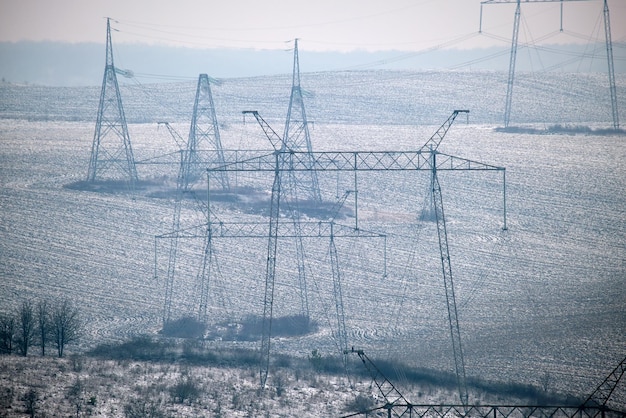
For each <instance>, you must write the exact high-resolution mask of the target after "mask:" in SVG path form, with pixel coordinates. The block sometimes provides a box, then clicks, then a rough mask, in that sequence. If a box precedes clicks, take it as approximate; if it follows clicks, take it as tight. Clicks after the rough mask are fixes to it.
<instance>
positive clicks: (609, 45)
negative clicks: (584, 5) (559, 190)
mask: <svg viewBox="0 0 626 418" xmlns="http://www.w3.org/2000/svg"><path fill="white" fill-rule="evenodd" d="M568 1H591V0H524V3H557V2H559V3H561V29H560V30H561V32H562V31H563V3H564V2H568ZM509 3H515V4H516V7H515V15H514V18H513V36H512V37H511V53H510V56H509V77H508V80H507V92H506V103H505V108H504V127H505V128H507V127H509V124H510V122H511V106H512V102H513V84H514V80H515V61H516V56H517V44H518V37H519V25H520V15H521V11H520V4H521V0H483V1H481V3H480V27H479V30H478V32H479V33H481V32H482V19H483V17H482V16H483V9H482V7H483V5H487V4H509ZM603 18H604V41H605V44H606V58H607V66H608V75H609V92H610V98H611V115H612V118H613V129H616V130H617V129H619V110H618V105H617V88H616V86H615V69H614V63H613V41H612V39H611V22H610V16H609V4H608V1H607V0H603Z"/></svg>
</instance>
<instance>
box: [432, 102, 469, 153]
mask: <svg viewBox="0 0 626 418" xmlns="http://www.w3.org/2000/svg"><path fill="white" fill-rule="evenodd" d="M459 113H466V114H469V110H454V111H453V112H452V114H451V115H450V116H449V117H448V119H447V120H446V121H445V122H444V123H443V124H442V125H441V126H440V127H439V129H437V131H436V132H435V133H434V134H433V135H432V136H431V137H430V138H429V139H428V141H426V143H425V144H424V145H422V148H420V150H421V151H436V150H437V148H439V144H441V141H442V140H443V138H444V137H445V136H446V134H447V133H448V130H449V129H450V127H451V126H452V124H453V123H454V120H455V119H456V117H457V116H458V115H459Z"/></svg>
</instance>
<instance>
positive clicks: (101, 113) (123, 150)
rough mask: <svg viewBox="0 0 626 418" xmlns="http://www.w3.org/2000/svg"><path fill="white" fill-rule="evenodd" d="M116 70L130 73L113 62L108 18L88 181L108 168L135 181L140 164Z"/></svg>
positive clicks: (125, 73) (97, 176)
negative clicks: (130, 134) (104, 56)
mask: <svg viewBox="0 0 626 418" xmlns="http://www.w3.org/2000/svg"><path fill="white" fill-rule="evenodd" d="M117 72H119V73H120V74H123V75H127V74H129V72H127V71H123V70H117V69H116V68H115V65H114V63H113V44H112V43H111V19H110V18H107V40H106V64H105V66H104V78H103V80H102V91H101V93H100V104H99V106H98V117H97V119H96V129H95V132H94V136H93V145H92V147H91V158H90V160H89V171H88V173H87V181H90V182H94V181H96V179H98V178H100V177H101V176H102V175H104V173H105V172H111V171H116V172H117V176H113V177H116V179H118V180H119V174H120V173H121V174H122V175H123V178H124V179H128V180H129V181H130V183H131V184H135V182H137V168H136V166H135V159H134V157H133V149H132V147H131V144H130V136H129V134H128V126H127V125H126V116H125V115H124V108H123V106H122V96H121V95H120V88H119V84H118V83H117V75H116V73H117Z"/></svg>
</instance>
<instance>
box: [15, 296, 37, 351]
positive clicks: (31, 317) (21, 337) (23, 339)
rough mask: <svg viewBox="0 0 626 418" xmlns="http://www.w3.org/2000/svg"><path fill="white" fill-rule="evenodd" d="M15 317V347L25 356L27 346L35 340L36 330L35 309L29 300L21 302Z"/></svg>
mask: <svg viewBox="0 0 626 418" xmlns="http://www.w3.org/2000/svg"><path fill="white" fill-rule="evenodd" d="M17 319H18V324H17V325H18V326H17V338H16V342H17V348H18V350H19V352H20V353H21V354H22V355H23V356H26V355H28V347H30V346H31V345H32V344H33V341H34V340H35V332H36V329H35V311H34V309H33V305H32V304H31V303H30V301H24V302H22V305H21V306H20V310H19V312H18V317H17Z"/></svg>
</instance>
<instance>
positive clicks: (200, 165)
mask: <svg viewBox="0 0 626 418" xmlns="http://www.w3.org/2000/svg"><path fill="white" fill-rule="evenodd" d="M211 164H217V165H224V150H223V149H222V142H221V140H220V130H219V127H218V124H217V116H216V114H215V105H214V103H213V95H212V94H211V84H210V81H209V76H208V75H206V74H200V76H199V77H198V86H197V88H196V99H195V101H194V105H193V114H192V117H191V127H190V128H189V140H188V141H187V151H186V153H185V160H184V165H183V167H181V169H183V170H185V172H184V173H183V180H184V183H183V188H184V189H187V188H188V187H189V184H190V183H192V182H194V181H196V180H197V179H198V178H200V177H202V176H203V174H204V173H205V172H206V171H205V170H206V169H207V167H208V166H209V165H211ZM217 181H218V183H219V185H220V187H221V188H222V190H224V191H228V190H229V184H228V176H227V175H226V173H223V172H222V173H218V174H217Z"/></svg>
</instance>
